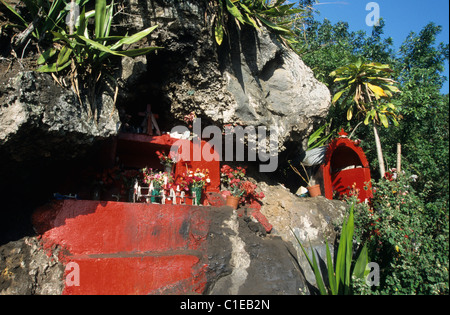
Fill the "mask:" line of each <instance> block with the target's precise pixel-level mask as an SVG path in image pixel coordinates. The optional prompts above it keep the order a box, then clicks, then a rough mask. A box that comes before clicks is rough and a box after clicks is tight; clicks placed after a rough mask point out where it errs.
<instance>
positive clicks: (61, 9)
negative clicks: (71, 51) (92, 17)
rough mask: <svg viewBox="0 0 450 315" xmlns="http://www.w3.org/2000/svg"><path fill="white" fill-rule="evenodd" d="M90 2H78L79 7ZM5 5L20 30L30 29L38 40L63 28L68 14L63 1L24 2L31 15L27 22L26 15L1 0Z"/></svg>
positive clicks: (37, 0)
mask: <svg viewBox="0 0 450 315" xmlns="http://www.w3.org/2000/svg"><path fill="white" fill-rule="evenodd" d="M87 1H88V0H76V1H75V2H76V4H77V5H84V4H85V3H86V2H87ZM0 2H1V3H3V5H5V6H6V8H8V10H9V11H11V12H12V13H13V14H14V15H15V17H16V19H17V20H18V22H20V25H14V26H18V27H19V28H22V29H25V28H29V29H30V30H31V29H32V31H31V34H32V35H33V36H34V37H35V38H36V39H38V40H42V38H43V37H44V36H45V35H46V34H47V33H48V32H51V31H53V30H55V29H57V28H59V27H60V26H61V23H62V22H64V18H65V17H66V15H67V13H68V9H67V7H66V3H65V2H64V1H63V0H54V1H49V0H24V1H23V2H24V3H25V5H26V10H27V12H26V13H27V14H29V16H30V19H31V21H26V18H25V13H24V14H22V15H21V14H19V13H18V12H17V11H16V10H15V9H14V8H13V7H12V6H10V5H9V4H8V3H7V2H6V1H5V0H0Z"/></svg>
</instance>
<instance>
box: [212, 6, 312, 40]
mask: <svg viewBox="0 0 450 315" xmlns="http://www.w3.org/2000/svg"><path fill="white" fill-rule="evenodd" d="M285 2H286V1H285V0H276V1H266V0H218V8H217V13H216V17H215V25H214V34H215V39H216V42H217V44H218V45H221V44H222V42H223V39H224V36H225V33H226V28H225V25H226V15H225V14H224V12H228V14H229V16H230V17H231V18H232V19H233V20H234V21H235V23H236V25H237V26H238V28H240V27H241V25H245V24H246V25H250V26H252V27H254V28H255V29H257V30H259V29H260V28H261V27H262V26H263V25H264V26H265V27H267V28H268V29H269V30H271V31H273V32H275V33H276V34H278V35H280V36H281V37H282V38H283V39H285V40H287V41H288V42H289V43H293V42H294V40H293V37H294V33H293V32H292V30H291V28H290V26H291V25H292V23H293V22H294V20H295V18H293V16H294V15H297V18H301V17H299V16H298V15H299V14H300V13H303V12H305V10H304V9H300V8H294V6H295V3H290V4H285Z"/></svg>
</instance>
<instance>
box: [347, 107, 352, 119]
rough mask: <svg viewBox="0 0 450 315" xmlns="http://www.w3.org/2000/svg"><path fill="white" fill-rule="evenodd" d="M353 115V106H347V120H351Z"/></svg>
mask: <svg viewBox="0 0 450 315" xmlns="http://www.w3.org/2000/svg"><path fill="white" fill-rule="evenodd" d="M352 117H353V108H352V107H349V108H348V110H347V120H352Z"/></svg>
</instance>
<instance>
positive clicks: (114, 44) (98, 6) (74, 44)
mask: <svg viewBox="0 0 450 315" xmlns="http://www.w3.org/2000/svg"><path fill="white" fill-rule="evenodd" d="M113 9H114V1H112V2H111V4H109V5H106V0H96V2H95V10H92V11H89V12H85V7H83V9H82V12H81V14H80V16H79V19H78V23H77V24H76V27H75V29H76V30H75V32H74V33H73V34H68V33H66V32H65V31H64V30H62V31H60V32H53V35H54V42H55V43H56V45H54V47H52V48H50V49H48V50H47V51H45V52H44V53H43V54H42V55H41V56H40V58H39V59H38V64H44V63H46V65H43V66H41V67H40V68H38V69H37V71H39V72H57V71H61V70H62V69H64V68H66V67H68V66H69V65H70V64H71V63H72V61H75V63H76V64H77V65H78V66H81V67H86V68H87V67H92V68H101V66H102V64H103V61H104V60H105V59H106V58H108V57H110V56H111V55H116V56H121V57H125V56H128V57H136V56H140V55H145V54H147V53H149V52H151V51H154V50H156V49H159V48H161V47H145V48H138V49H130V50H120V48H122V46H123V45H131V44H134V43H136V42H138V41H140V40H141V39H143V38H144V37H146V36H147V35H149V34H150V33H151V32H152V31H153V30H154V29H155V28H156V27H157V25H155V26H152V27H149V28H147V29H145V30H143V31H140V32H138V33H136V34H134V35H131V36H127V35H125V36H110V35H109V33H110V29H111V23H112V18H113ZM90 18H94V27H95V29H94V31H93V32H90V30H89V29H88V25H89V24H88V20H89V19H90ZM52 61H53V62H52Z"/></svg>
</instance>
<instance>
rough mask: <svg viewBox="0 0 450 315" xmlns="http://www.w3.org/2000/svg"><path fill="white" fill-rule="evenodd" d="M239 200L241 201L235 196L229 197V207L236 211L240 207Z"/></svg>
mask: <svg viewBox="0 0 450 315" xmlns="http://www.w3.org/2000/svg"><path fill="white" fill-rule="evenodd" d="M239 199H241V198H240V197H235V196H227V203H226V205H227V206H230V207H231V208H233V209H234V210H236V209H237V207H238V205H239Z"/></svg>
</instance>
